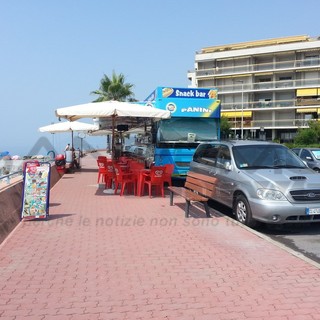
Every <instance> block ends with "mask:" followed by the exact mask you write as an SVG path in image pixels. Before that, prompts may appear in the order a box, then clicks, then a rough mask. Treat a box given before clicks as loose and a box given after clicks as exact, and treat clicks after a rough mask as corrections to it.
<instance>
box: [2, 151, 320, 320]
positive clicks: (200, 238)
mask: <svg viewBox="0 0 320 320" xmlns="http://www.w3.org/2000/svg"><path fill="white" fill-rule="evenodd" d="M94 156H96V155H94V154H91V155H88V156H86V157H85V158H83V159H82V170H81V171H80V172H76V173H74V174H66V175H65V176H64V177H63V178H62V179H61V180H60V181H59V182H58V183H57V184H56V185H55V186H54V188H53V189H52V190H51V194H50V202H51V206H50V219H49V220H48V221H23V222H21V223H20V224H19V226H18V227H17V228H16V229H15V230H14V232H13V233H12V234H11V235H10V236H9V237H8V238H7V240H6V241H5V242H4V243H3V244H2V245H1V246H0V297H1V299H0V318H1V320H5V319H15V320H17V319H32V320H37V319H41V320H48V319H57V320H62V319H108V320H109V319H181V320H182V319H183V320H188V319H196V320H199V319H201V320H202V319H203V320H205V319H226V320H227V319H237V320H238V319H268V320H269V319H277V320H282V319H288V320H289V319H290V320H291V319H303V320H309V319H310V320H311V319H320V305H319V302H318V300H319V296H320V271H319V268H318V267H317V266H316V265H312V264H310V263H308V261H304V260H302V259H300V258H298V257H295V256H294V255H292V254H291V253H290V252H287V251H285V250H283V249H282V248H279V247H277V246H275V245H274V244H273V243H271V242H268V241H266V240H265V239H263V238H262V237H260V236H259V235H257V234H255V233H253V232H250V231H248V230H247V229H246V228H243V227H241V226H238V225H237V224H236V223H233V222H232V221H231V220H229V219H226V218H224V217H221V216H219V215H217V214H215V212H214V211H213V210H212V214H213V215H214V217H213V218H212V219H206V218H205V214H204V212H203V211H202V209H201V207H199V209H197V208H193V209H192V210H193V211H192V214H193V217H191V218H189V219H185V218H184V211H183V206H184V201H183V199H179V198H178V197H177V198H176V199H175V202H176V205H175V206H173V207H170V206H169V198H168V196H167V197H166V198H161V197H154V198H151V199H150V198H149V197H148V196H144V197H135V196H132V195H129V196H127V195H126V196H123V197H120V196H119V195H113V194H107V193H103V188H98V185H97V169H96V162H95V157H94Z"/></svg>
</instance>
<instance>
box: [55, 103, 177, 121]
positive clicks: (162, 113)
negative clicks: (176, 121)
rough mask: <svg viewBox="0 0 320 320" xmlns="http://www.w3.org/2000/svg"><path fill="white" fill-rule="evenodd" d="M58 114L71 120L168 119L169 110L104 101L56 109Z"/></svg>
mask: <svg viewBox="0 0 320 320" xmlns="http://www.w3.org/2000/svg"><path fill="white" fill-rule="evenodd" d="M56 116H57V117H60V118H66V119H68V120H70V121H74V120H79V119H81V118H108V117H127V118H152V119H168V118H170V116H171V114H170V112H169V111H166V110H161V109H156V108H153V107H151V106H145V105H140V104H136V103H130V102H120V101H103V102H92V103H86V104H80V105H76V106H71V107H65V108H59V109H56Z"/></svg>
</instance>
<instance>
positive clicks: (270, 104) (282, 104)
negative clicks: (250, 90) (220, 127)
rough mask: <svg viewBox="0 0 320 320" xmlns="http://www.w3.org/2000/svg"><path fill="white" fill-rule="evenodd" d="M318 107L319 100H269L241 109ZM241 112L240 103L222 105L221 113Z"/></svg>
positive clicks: (249, 103) (245, 103) (248, 103)
mask: <svg viewBox="0 0 320 320" xmlns="http://www.w3.org/2000/svg"><path fill="white" fill-rule="evenodd" d="M317 105H318V106H319V108H320V100H317V99H289V100H270V101H261V100H260V101H253V102H246V101H244V103H243V109H250V110H252V109H266V108H273V109H274V108H290V107H292V108H295V107H303V106H317ZM235 109H237V110H241V109H242V102H241V101H238V102H229V103H224V102H223V103H222V111H230V110H231V111H233V110H235Z"/></svg>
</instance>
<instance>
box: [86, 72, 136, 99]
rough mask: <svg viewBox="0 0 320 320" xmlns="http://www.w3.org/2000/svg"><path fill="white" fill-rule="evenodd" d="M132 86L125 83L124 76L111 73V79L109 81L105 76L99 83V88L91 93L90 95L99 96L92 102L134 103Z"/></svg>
mask: <svg viewBox="0 0 320 320" xmlns="http://www.w3.org/2000/svg"><path fill="white" fill-rule="evenodd" d="M132 88H133V84H131V83H126V82H125V76H124V75H123V74H122V73H120V74H119V75H117V74H116V73H115V72H114V71H113V72H112V78H111V79H110V78H109V77H108V76H107V75H106V74H104V76H103V78H102V79H101V81H100V88H99V89H98V90H95V91H92V92H91V94H96V95H99V97H98V98H97V99H96V100H94V101H93V102H102V101H109V100H116V101H131V102H132V101H136V100H135V99H134V93H133V91H132Z"/></svg>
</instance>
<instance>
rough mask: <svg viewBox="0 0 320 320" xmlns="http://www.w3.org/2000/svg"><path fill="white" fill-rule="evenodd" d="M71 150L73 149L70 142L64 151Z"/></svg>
mask: <svg viewBox="0 0 320 320" xmlns="http://www.w3.org/2000/svg"><path fill="white" fill-rule="evenodd" d="M70 150H71V147H70V143H68V144H67V145H66V147H65V148H64V151H70Z"/></svg>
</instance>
